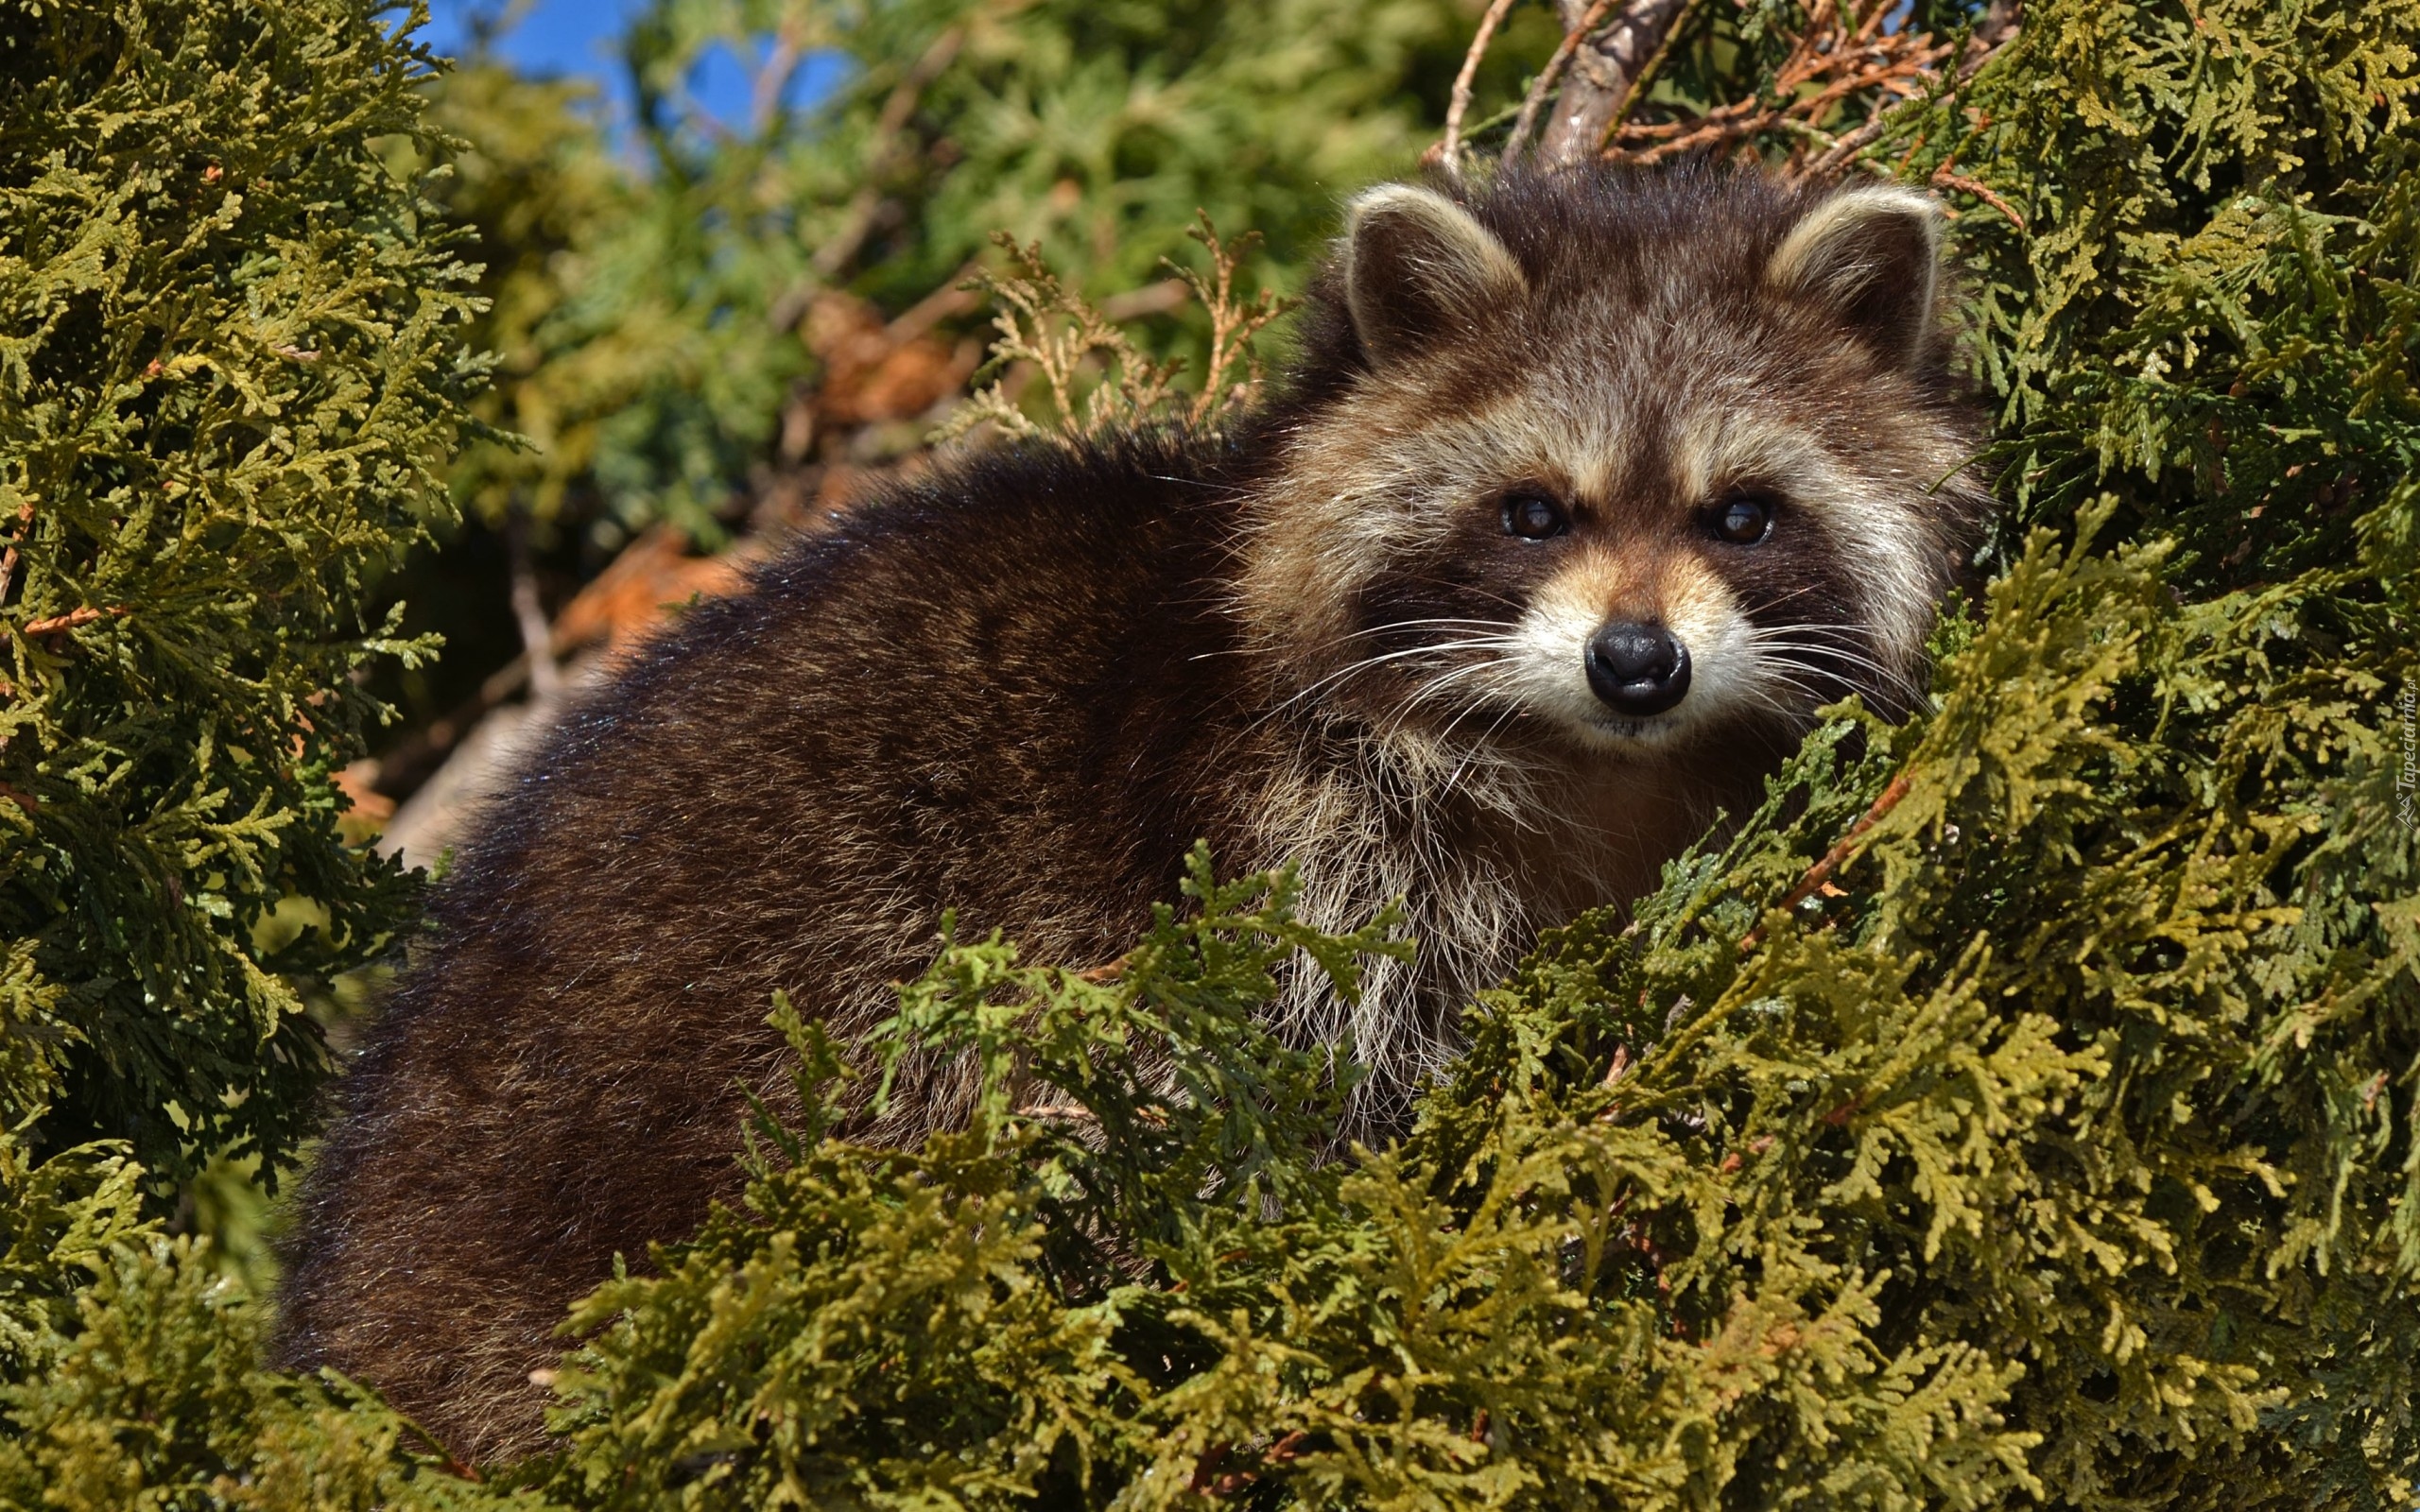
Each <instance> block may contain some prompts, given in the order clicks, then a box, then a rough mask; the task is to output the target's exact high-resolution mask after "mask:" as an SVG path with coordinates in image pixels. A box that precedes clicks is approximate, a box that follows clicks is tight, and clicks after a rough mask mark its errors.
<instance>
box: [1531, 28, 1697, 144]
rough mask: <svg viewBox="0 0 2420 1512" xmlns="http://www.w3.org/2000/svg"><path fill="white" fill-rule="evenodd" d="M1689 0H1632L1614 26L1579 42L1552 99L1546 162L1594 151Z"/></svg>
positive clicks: (1659, 49) (1544, 142)
mask: <svg viewBox="0 0 2420 1512" xmlns="http://www.w3.org/2000/svg"><path fill="white" fill-rule="evenodd" d="M1688 4H1689V0H1630V3H1629V4H1627V5H1625V6H1624V7H1623V8H1622V12H1621V14H1620V15H1618V16H1616V18H1615V19H1614V22H1613V25H1611V26H1607V27H1605V28H1604V29H1603V30H1602V31H1600V32H1599V33H1598V34H1597V35H1596V36H1595V37H1594V38H1593V39H1591V40H1590V41H1589V42H1588V43H1587V44H1586V45H1584V46H1582V47H1581V48H1580V49H1579V51H1578V53H1577V55H1576V58H1575V61H1574V66H1573V68H1572V71H1571V79H1570V81H1569V82H1568V83H1566V84H1565V85H1564V89H1563V95H1562V97H1561V98H1560V99H1558V100H1556V101H1555V109H1554V117H1553V119H1552V120H1551V121H1549V122H1548V123H1547V134H1546V140H1545V141H1543V142H1542V143H1540V144H1539V146H1538V156H1539V157H1540V159H1542V160H1543V161H1544V162H1545V163H1547V164H1548V165H1549V166H1552V167H1558V168H1562V167H1569V166H1570V165H1572V164H1573V163H1582V162H1585V161H1586V160H1587V159H1588V158H1590V157H1592V156H1594V155H1595V154H1596V151H1597V146H1598V144H1599V143H1600V142H1602V141H1604V139H1605V133H1606V131H1607V130H1608V129H1611V128H1612V126H1613V123H1614V119H1615V117H1616V115H1617V114H1618V113H1619V112H1620V111H1621V109H1622V107H1623V105H1624V104H1625V103H1627V102H1628V101H1629V99H1630V96H1631V93H1632V87H1633V86H1634V84H1635V82H1636V81H1637V79H1638V78H1639V77H1640V75H1641V74H1642V73H1644V72H1645V64H1646V63H1647V61H1648V60H1649V59H1650V58H1651V57H1652V56H1654V55H1655V54H1657V53H1659V52H1660V51H1661V50H1662V47H1663V43H1664V38H1665V35H1666V34H1667V33H1668V32H1669V31H1670V30H1671V29H1672V24H1673V23H1674V22H1675V21H1677V20H1679V19H1680V15H1681V12H1682V11H1683V10H1684V9H1686V8H1687V7H1688Z"/></svg>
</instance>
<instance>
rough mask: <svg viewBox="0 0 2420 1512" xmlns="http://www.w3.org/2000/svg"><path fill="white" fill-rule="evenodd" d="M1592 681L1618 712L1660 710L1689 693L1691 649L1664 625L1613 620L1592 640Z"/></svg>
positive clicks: (1642, 715) (1638, 714) (1637, 714)
mask: <svg viewBox="0 0 2420 1512" xmlns="http://www.w3.org/2000/svg"><path fill="white" fill-rule="evenodd" d="M1588 686H1589V687H1590V688H1591V689H1593V690H1595V692H1596V695H1597V696H1598V697H1599V698H1602V699H1604V700H1605V702H1606V704H1607V705H1608V706H1609V707H1611V708H1612V709H1613V710H1614V711H1615V712H1616V713H1625V714H1631V715H1634V716H1635V717H1638V718H1642V719H1643V718H1645V717H1646V716H1647V715H1649V714H1660V713H1663V712H1664V711H1665V710H1667V709H1669V708H1671V707H1672V706H1673V705H1674V704H1676V703H1679V702H1680V701H1681V700H1682V699H1683V698H1684V697H1685V696H1687V695H1688V691H1689V648H1688V647H1687V646H1685V645H1683V644H1681V642H1680V639H1679V638H1678V637H1677V636H1675V635H1674V634H1673V633H1672V632H1671V631H1670V630H1668V629H1666V628H1665V627H1663V626H1661V625H1608V626H1606V627H1604V628H1603V629H1600V630H1599V631H1598V632H1597V638H1596V639H1595V640H1593V641H1590V642H1589V643H1588Z"/></svg>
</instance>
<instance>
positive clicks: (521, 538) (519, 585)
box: [504, 509, 562, 706]
mask: <svg viewBox="0 0 2420 1512" xmlns="http://www.w3.org/2000/svg"><path fill="white" fill-rule="evenodd" d="M504 540H505V557H506V560H507V562H508V563H509V565H510V573H511V578H512V618H513V621H514V623H515V624H517V625H518V626H519V627H520V629H521V654H522V656H523V657H524V658H525V659H526V661H527V666H528V671H529V701H530V702H531V703H533V704H538V705H541V706H544V705H547V704H551V703H553V702H554V701H555V695H556V694H557V693H558V692H560V691H561V690H562V673H561V671H560V670H559V669H558V668H557V667H556V665H555V632H554V627H553V626H551V625H550V624H548V623H547V620H546V607H545V605H544V603H543V602H542V601H541V600H540V598H539V596H538V574H537V572H536V570H535V569H534V568H533V567H532V566H531V565H530V562H529V519H528V516H527V515H526V514H524V513H523V512H522V511H521V510H519V509H515V510H513V511H512V513H511V515H510V517H509V518H508V519H507V520H506V521H505V525H504Z"/></svg>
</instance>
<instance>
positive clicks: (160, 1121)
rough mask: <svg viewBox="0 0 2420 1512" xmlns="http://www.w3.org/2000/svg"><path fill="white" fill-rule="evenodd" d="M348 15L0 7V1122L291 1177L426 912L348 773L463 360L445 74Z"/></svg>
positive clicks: (439, 462) (463, 278) (51, 1136)
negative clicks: (321, 1010)
mask: <svg viewBox="0 0 2420 1512" xmlns="http://www.w3.org/2000/svg"><path fill="white" fill-rule="evenodd" d="M418 15H419V12H418V11H417V10H414V11H410V12H402V11H398V12H397V13H396V14H395V15H394V16H393V18H392V20H391V21H390V20H387V19H381V17H380V16H378V15H376V14H373V13H372V12H371V11H369V10H365V9H362V8H360V7H357V6H354V5H350V4H342V3H337V0H315V3H302V4H278V5H268V6H254V5H251V4H246V3H238V0H201V3H198V4H193V5H179V6H160V5H152V4H142V3H135V0H127V3H123V4H117V3H104V0H90V3H84V0H78V3H70V4H65V5H58V4H39V5H37V4H29V3H25V0H8V3H6V4H5V5H0V535H5V537H6V541H7V544H6V547H5V550H4V551H0V642H5V645H0V932H5V935H6V937H7V939H8V945H7V954H6V956H5V965H0V1113H4V1114H5V1118H6V1120H7V1122H9V1124H11V1125H14V1124H16V1123H19V1122H21V1121H22V1120H24V1119H25V1118H26V1116H28V1114H30V1113H32V1112H33V1111H35V1110H36V1109H40V1108H47V1112H46V1113H45V1115H44V1116H43V1118H42V1119H41V1121H40V1122H39V1123H38V1124H37V1125H35V1127H34V1129H33V1132H32V1135H31V1138H32V1139H33V1140H34V1141H35V1143H37V1144H38V1145H43V1146H46V1147H52V1148H57V1147H61V1146H65V1145H70V1144H75V1143H81V1142H83V1141H85V1140H88V1139H91V1138H95V1137H105V1138H111V1139H120V1140H125V1141H128V1142H130V1145H131V1148H132V1152H133V1154H134V1155H135V1157H136V1158H137V1159H138V1160H141V1161H142V1162H143V1164H144V1165H145V1167H146V1168H147V1170H148V1171H149V1172H150V1174H151V1178H152V1179H153V1180H154V1181H155V1182H160V1181H173V1180H176V1179H178V1178H181V1177H184V1176H186V1175H188V1174H190V1173H191V1172H193V1171H194V1170H196V1169H197V1168H198V1167H199V1164H200V1162H201V1161H203V1160H206V1159H208V1158H209V1157H210V1156H212V1155H214V1154H217V1153H222V1152H224V1153H230V1154H235V1155H252V1156H257V1157H260V1158H262V1159H263V1160H266V1161H267V1162H268V1164H267V1169H268V1172H269V1173H270V1175H271V1176H272V1177H273V1176H274V1172H275V1170H276V1168H277V1166H278V1165H279V1164H280V1163H281V1162H285V1161H288V1160H291V1159H292V1158H293V1155H294V1152H295V1149H296V1147H297V1145H298V1144H299V1143H301V1142H302V1140H304V1139H305V1138H307V1137H309V1136H310V1134H311V1133H312V1132H313V1131H314V1127H315V1122H316V1118H317V1109H316V1099H315V1097H314V1096H313V1093H314V1092H315V1091H316V1090H317V1088H318V1087H319V1086H320V1083H321V1082H322V1081H323V1080H324V1078H325V1077H326V1076H327V1075H328V1074H330V1072H331V1071H332V1069H333V1068H332V1066H331V1064H330V1061H329V1058H328V1056H327V1053H326V1051H325V1049H324V1046H323V1044H322V1041H321V1037H320V1031H319V1029H318V1028H317V1026H316V1025H315V1024H314V1022H312V1020H311V1019H310V1018H309V1017H308V1016H307V1015H306V1013H305V1012H304V1004H305V994H306V993H307V992H308V991H310V990H312V988H313V984H316V983H320V982H322V981H324V980H325V979H326V978H327V977H328V976H330V975H331V974H332V973H335V972H337V971H345V970H347V969H350V968H352V967H354V966H356V965H358V964H360V963H362V962H364V961H367V960H369V959H370V958H371V957H372V955H374V954H376V953H377V952H379V951H380V950H383V949H385V948H386V947H387V946H388V944H389V942H390V941H391V940H392V939H393V938H394V936H395V935H396V932H397V931H398V930H400V929H402V928H404V927H405V926H406V924H407V923H408V922H409V921H410V920H411V919H412V917H413V914H414V911H415V908H416V902H415V899H416V894H415V892H414V890H413V887H412V885H411V883H410V881H409V879H408V878H407V877H406V875H405V873H404V872H403V871H402V870H401V869H400V868H398V867H397V866H396V865H395V864H393V863H391V862H389V861H385V860H382V859H380V858H378V857H376V856H374V855H372V854H371V853H370V852H369V851H365V850H363V849H361V848H358V847H356V846H354V845H349V844H347V843H345V841H344V840H343V838H342V837H341V836H340V835H339V833H338V830H337V816H338V815H339V814H340V813H341V811H342V810H343V808H344V806H345V805H344V799H342V798H341V797H340V796H339V795H338V794H337V790H336V789H335V787H334V786H333V785H332V784H331V782H330V780H329V779H330V774H331V772H332V771H333V770H334V769H336V768H337V767H339V766H341V765H343V764H344V763H345V762H346V761H347V760H349V759H350V758H351V757H352V756H353V755H354V754H356V753H357V751H358V749H359V746H360V732H361V730H362V729H363V727H364V725H365V724H366V723H367V722H369V721H372V720H374V719H376V718H377V717H379V715H380V713H381V711H380V709H379V708H378V707H377V706H376V705H375V704H374V703H373V702H372V700H371V699H370V698H369V697H368V696H366V695H365V694H364V693H363V692H362V691H361V690H360V689H359V688H358V687H357V686H356V684H355V682H354V679H353V677H352V674H353V673H354V672H355V671H356V670H357V669H359V668H361V667H362V666H363V665H365V664H366V663H367V662H370V661H372V659H375V658H380V657H398V658H404V659H406V660H408V659H412V658H418V657H422V656H425V655H427V654H428V652H429V651H430V650H431V646H430V645H429V644H424V643H415V642H406V641H402V640H399V639H397V638H395V636H394V635H393V632H392V629H391V626H390V625H389V624H382V623H373V622H372V621H370V620H369V619H368V618H367V617H366V609H365V604H366V601H367V598H368V595H369V594H370V593H371V591H372V586H373V584H374V583H375V581H376V579H377V577H378V576H379V575H380V574H382V573H383V572H385V571H387V570H388V569H389V568H390V567H392V566H393V565H394V564H395V563H396V562H397V561H398V560H399V559H400V558H401V555H402V553H403V552H404V550H405V549H406V547H407V546H409V545H410V544H411V543H412V542H414V541H418V540H420V539H421V538H422V537H423V532H424V530H425V528H426V526H427V525H428V524H430V523H431V522H432V521H433V520H438V519H441V518H443V517H444V516H445V515H446V512H447V510H448V508H449V505H448V502H447V497H446V493H445V488H444V482H443V478H442V475H441V468H442V466H443V464H444V461H445V458H446V456H447V455H448V453H449V451H450V449H451V447H452V445H453V443H454V438H455V436H456V434H457V431H458V427H459V426H460V424H461V422H462V420H463V411H462V403H463V400H464V397H465V396H466V395H467V394H468V393H469V392H470V391H471V390H472V389H473V388H474V387H476V385H477V384H478V382H479V367H478V365H477V364H476V363H475V362H473V361H472V360H470V359H469V358H468V357H466V356H465V355H464V353H463V352H462V350H461V346H460V340H461V333H462V330H463V328H464V324H465V322H466V321H467V320H468V319H469V318H470V317H471V316H472V314H473V313H474V310H475V305H474V301H472V300H471V298H470V297H469V295H468V293H467V292H466V285H467V279H468V276H469V274H468V270H467V269H466V268H464V267H463V266H461V265H460V264H459V263H458V261H457V260H456V259H455V257H454V255H453V253H452V251H451V250H450V245H451V242H452V240H453V233H452V232H448V231H446V230H445V229H444V228H443V227H441V225H438V224H436V223H434V222H433V221H431V220H429V219H428V218H427V215H426V213H427V209H428V207H427V206H426V205H425V204H424V203H423V200H422V199H421V198H420V196H419V193H418V190H417V188H416V186H415V184H414V182H413V181H412V180H409V179H399V178H397V177H396V176H395V175H394V174H393V173H392V172H390V171H389V167H388V165H387V163H386V161H385V158H384V157H383V156H382V152H383V151H384V149H386V148H387V147H389V146H391V145H392V144H394V143H397V142H405V141H417V142H420V143H422V144H423V145H424V146H429V147H431V148H432V149H433V148H435V147H436V146H438V145H439V144H438V143H437V141H436V139H435V138H434V137H433V136H432V134H431V132H430V129H429V128H428V127H427V126H425V125H424V124H423V118H422V115H423V105H422V100H421V98H420V95H419V94H418V88H419V85H420V84H421V82H422V81H423V79H424V78H425V77H427V75H428V72H429V68H430V63H429V60H428V58H427V55H426V53H425V52H424V51H423V49H421V48H420V47H419V46H417V45H416V44H415V43H411V42H409V41H408V40H407V39H406V36H405V29H406V25H407V24H408V23H410V22H411V21H412V20H414V19H415V18H416V17H417V16H418Z"/></svg>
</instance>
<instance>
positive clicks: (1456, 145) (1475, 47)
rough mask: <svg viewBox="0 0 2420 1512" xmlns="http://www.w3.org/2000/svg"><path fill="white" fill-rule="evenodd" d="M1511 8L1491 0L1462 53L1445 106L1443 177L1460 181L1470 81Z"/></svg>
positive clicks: (1503, 1) (1510, 4) (1508, 0)
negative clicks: (1497, 28) (1450, 99)
mask: <svg viewBox="0 0 2420 1512" xmlns="http://www.w3.org/2000/svg"><path fill="white" fill-rule="evenodd" d="M1511 9H1513V0H1493V3H1491V4H1490V5H1489V6H1488V8H1487V14H1486V15H1484V16H1481V17H1480V18H1479V23H1478V35H1477V36H1475V37H1473V38H1472V39H1471V47H1470V51H1468V52H1466V53H1464V54H1463V55H1462V71H1461V73H1459V74H1457V75H1455V76H1454V97H1453V100H1452V101H1451V102H1450V103H1449V104H1447V105H1446V107H1445V140H1444V141H1443V143H1441V144H1440V145H1439V147H1438V152H1439V156H1440V159H1441V161H1442V162H1443V163H1444V165H1445V174H1446V177H1448V178H1450V179H1452V180H1454V181H1455V182H1456V183H1460V182H1461V180H1462V117H1463V116H1465V115H1467V114H1469V113H1470V108H1471V80H1473V79H1475V78H1477V77H1478V60H1480V59H1482V58H1484V57H1486V56H1487V44H1488V43H1491V42H1493V41H1495V28H1496V27H1498V26H1502V25H1503V24H1504V15H1505V12H1506V11H1509V10H1511Z"/></svg>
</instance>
